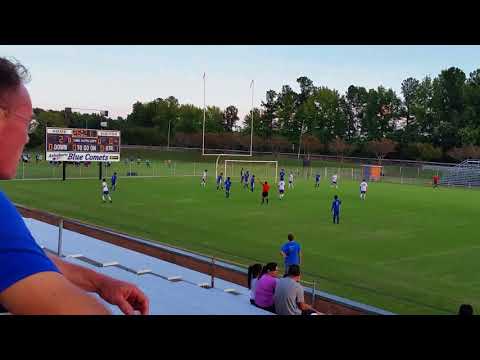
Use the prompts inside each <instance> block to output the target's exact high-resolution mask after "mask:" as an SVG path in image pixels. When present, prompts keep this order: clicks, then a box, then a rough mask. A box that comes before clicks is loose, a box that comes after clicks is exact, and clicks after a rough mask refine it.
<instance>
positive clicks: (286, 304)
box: [274, 265, 320, 315]
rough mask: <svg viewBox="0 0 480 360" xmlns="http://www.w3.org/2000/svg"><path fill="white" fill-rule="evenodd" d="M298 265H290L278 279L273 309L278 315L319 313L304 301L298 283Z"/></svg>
mask: <svg viewBox="0 0 480 360" xmlns="http://www.w3.org/2000/svg"><path fill="white" fill-rule="evenodd" d="M299 281H300V266H298V265H291V266H289V268H288V273H287V276H286V277H283V278H281V279H280V280H278V284H277V287H276V289H275V296H274V299H275V311H276V313H277V314H278V315H311V314H313V313H315V314H318V315H320V313H319V312H318V311H316V310H315V309H314V308H313V307H311V306H310V305H308V304H306V303H305V299H304V294H303V286H302V285H300V283H299Z"/></svg>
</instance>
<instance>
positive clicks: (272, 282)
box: [255, 262, 278, 313]
mask: <svg viewBox="0 0 480 360" xmlns="http://www.w3.org/2000/svg"><path fill="white" fill-rule="evenodd" d="M277 277H278V266H277V263H274V262H271V263H268V264H267V265H265V266H264V267H263V269H262V272H261V274H260V277H259V279H258V281H257V284H256V287H255V305H257V306H258V307H259V308H262V309H264V310H267V311H270V312H273V313H275V306H274V299H273V295H274V294H275V287H276V286H277V281H278V279H277Z"/></svg>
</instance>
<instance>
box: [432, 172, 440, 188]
mask: <svg viewBox="0 0 480 360" xmlns="http://www.w3.org/2000/svg"><path fill="white" fill-rule="evenodd" d="M439 182H440V176H438V175H435V176H434V177H433V188H434V189H435V188H437V187H438V183H439Z"/></svg>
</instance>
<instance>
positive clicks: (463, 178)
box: [440, 159, 480, 187]
mask: <svg viewBox="0 0 480 360" xmlns="http://www.w3.org/2000/svg"><path fill="white" fill-rule="evenodd" d="M441 171H442V176H441V177H440V185H447V186H467V187H474V186H480V160H476V159H469V160H464V161H462V162H461V163H460V164H457V165H455V166H452V167H450V168H444V169H442V170H441Z"/></svg>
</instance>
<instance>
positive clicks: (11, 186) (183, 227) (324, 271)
mask: <svg viewBox="0 0 480 360" xmlns="http://www.w3.org/2000/svg"><path fill="white" fill-rule="evenodd" d="M258 180H261V177H260V179H258ZM233 181H234V182H233V187H232V196H231V199H225V197H224V194H223V193H222V192H221V191H216V189H215V187H214V185H213V179H212V178H210V180H209V184H208V187H207V188H206V189H202V188H201V187H200V177H199V176H197V177H165V178H128V179H120V182H119V185H118V191H117V192H115V193H113V201H114V202H113V204H108V203H107V204H103V203H102V202H101V192H100V190H101V188H100V183H99V182H98V180H94V179H92V180H69V181H66V182H62V181H55V180H51V181H10V182H1V183H0V189H2V191H5V192H6V193H7V194H8V196H9V197H10V198H11V199H12V200H13V201H15V202H18V203H21V204H24V205H27V206H32V207H35V208H38V209H44V210H47V211H51V212H54V213H57V214H61V215H65V216H68V217H72V218H76V219H79V220H84V221H87V222H90V223H93V224H98V225H101V226H106V227H110V228H113V229H116V230H119V231H122V232H126V233H130V234H132V235H137V236H142V237H145V238H148V239H152V240H157V241H160V242H163V243H167V244H172V245H177V246H180V247H183V248H187V249H191V250H194V251H198V252H202V253H205V254H207V255H215V256H218V257H221V258H225V259H227V260H232V261H236V262H240V263H245V264H250V263H253V262H257V261H259V262H268V261H277V262H278V263H281V262H282V261H281V258H280V255H279V248H280V246H281V245H282V243H283V242H284V241H286V235H287V233H289V232H293V233H294V234H295V235H296V237H297V239H298V240H299V242H300V243H301V244H302V246H303V252H304V264H303V266H302V268H303V271H304V274H305V277H304V278H305V279H306V280H312V279H316V280H317V284H318V288H319V289H320V290H323V291H328V292H332V293H334V294H336V295H339V296H344V297H347V298H350V299H352V300H356V301H360V302H364V303H366V304H370V305H373V306H378V307H381V308H384V309H386V310H389V311H393V312H397V313H402V314H449V313H450V314H453V313H456V311H457V308H458V306H459V304H461V303H464V302H465V303H471V304H472V305H473V306H474V307H475V306H476V307H479V306H480V286H479V282H478V275H477V273H478V271H477V257H478V252H479V250H480V244H478V241H477V240H476V237H477V235H476V230H477V227H476V224H477V214H478V210H477V205H476V204H477V203H478V200H480V193H478V192H476V191H475V192H473V191H469V190H464V189H444V188H441V189H437V190H433V189H431V188H429V187H422V186H406V185H399V184H387V183H371V184H370V187H369V193H368V195H367V200H366V201H364V202H362V201H360V199H359V190H358V182H351V181H345V182H344V181H341V182H340V188H339V189H338V190H335V189H333V188H330V187H329V186H328V184H327V183H326V182H325V179H322V184H321V187H320V189H318V190H316V189H314V186H313V182H312V181H310V180H309V181H307V180H303V179H299V180H298V181H297V184H296V188H295V189H294V190H292V191H288V189H287V193H286V196H285V198H284V200H282V201H280V200H278V199H277V197H276V192H275V191H273V192H272V194H271V204H269V205H268V206H261V205H260V191H259V189H258V187H257V189H256V191H255V193H251V192H249V191H246V190H243V189H241V188H240V184H239V179H235V178H234V179H233ZM337 193H338V195H339V196H340V198H341V200H342V202H343V204H342V207H343V209H342V214H341V219H340V221H341V223H340V225H333V224H332V223H331V222H332V219H331V216H330V212H329V208H330V203H331V200H332V198H333V195H334V194H337ZM477 198H478V199H477Z"/></svg>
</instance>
